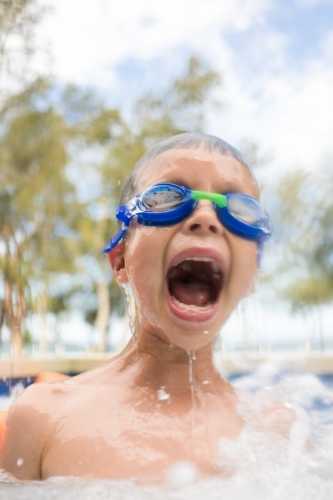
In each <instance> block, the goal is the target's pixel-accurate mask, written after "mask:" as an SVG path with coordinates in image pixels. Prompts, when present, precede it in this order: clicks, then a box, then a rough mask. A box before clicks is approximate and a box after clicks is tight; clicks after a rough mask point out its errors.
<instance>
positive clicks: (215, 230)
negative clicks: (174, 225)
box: [184, 200, 224, 234]
mask: <svg viewBox="0 0 333 500" xmlns="http://www.w3.org/2000/svg"><path fill="white" fill-rule="evenodd" d="M184 229H185V230H188V231H191V232H197V233H200V232H202V233H206V234H223V231H224V228H223V226H222V223H221V222H220V220H219V219H218V217H217V214H216V212H215V210H214V208H213V205H212V202H211V201H208V200H201V201H199V203H198V206H197V207H196V208H195V209H194V210H193V212H192V213H191V215H190V216H189V217H188V218H187V219H186V221H185V227H184Z"/></svg>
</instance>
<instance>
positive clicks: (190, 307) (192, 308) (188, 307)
mask: <svg viewBox="0 0 333 500" xmlns="http://www.w3.org/2000/svg"><path fill="white" fill-rule="evenodd" d="M171 299H172V301H173V302H174V303H175V304H176V306H178V307H179V308H180V309H184V311H196V312H202V311H207V310H208V309H210V307H211V306H212V305H211V304H208V306H204V307H200V306H195V305H193V304H192V305H189V304H183V303H182V302H179V300H177V299H176V297H174V296H173V295H171Z"/></svg>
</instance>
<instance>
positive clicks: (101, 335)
mask: <svg viewBox="0 0 333 500" xmlns="http://www.w3.org/2000/svg"><path fill="white" fill-rule="evenodd" d="M97 300H98V309H97V316H96V320H95V324H94V327H95V329H96V331H97V333H98V345H97V349H98V350H99V351H101V352H106V347H107V346H106V344H107V342H106V341H107V329H108V324H109V317H110V297H109V289H108V286H107V283H106V281H105V280H104V279H103V278H101V279H100V280H99V282H98V283H97Z"/></svg>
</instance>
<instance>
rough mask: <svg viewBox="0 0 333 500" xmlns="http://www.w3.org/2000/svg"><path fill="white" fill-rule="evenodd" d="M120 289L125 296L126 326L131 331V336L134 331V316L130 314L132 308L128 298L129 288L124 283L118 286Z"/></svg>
mask: <svg viewBox="0 0 333 500" xmlns="http://www.w3.org/2000/svg"><path fill="white" fill-rule="evenodd" d="M120 286H121V288H122V289H123V290H124V293H125V296H126V307H127V316H128V324H129V327H130V330H131V334H132V335H133V333H134V329H135V319H134V314H133V313H132V307H131V298H130V293H131V292H130V286H129V285H127V286H126V284H125V283H123V284H122V285H120Z"/></svg>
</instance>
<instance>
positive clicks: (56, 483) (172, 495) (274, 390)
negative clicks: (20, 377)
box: [0, 363, 333, 500]
mask: <svg viewBox="0 0 333 500" xmlns="http://www.w3.org/2000/svg"><path fill="white" fill-rule="evenodd" d="M231 379H232V382H233V384H234V385H235V386H236V387H238V388H239V389H240V390H242V391H244V392H246V394H247V396H245V400H246V398H251V397H252V395H253V394H255V395H256V401H257V402H258V401H260V402H265V401H268V400H271V399H279V400H283V401H285V402H287V403H288V404H291V405H292V406H293V407H294V409H295V410H296V412H297V414H298V421H297V424H295V425H294V426H293V429H292V432H291V438H290V440H286V439H284V438H282V437H281V436H279V437H276V436H273V435H269V434H267V433H266V434H265V433H262V432H259V431H257V430H256V431H254V430H253V429H252V430H251V429H249V428H247V429H245V430H244V432H242V434H241V435H240V436H239V438H238V439H237V440H236V441H228V440H226V439H224V440H221V442H220V447H221V449H223V460H226V459H227V460H228V462H229V463H230V464H232V465H233V466H234V468H235V470H236V472H235V473H234V475H233V476H232V477H230V478H219V477H214V478H200V477H199V476H198V474H197V471H196V470H195V468H194V466H193V465H192V464H190V463H178V464H175V466H174V467H173V468H172V470H170V474H169V481H168V484H166V485H164V486H158V485H150V486H147V485H140V484H137V483H136V482H135V481H114V480H98V481H96V480H92V481H88V480H82V479H78V478H51V479H48V480H47V481H43V482H30V483H20V482H16V481H14V480H13V479H12V478H10V477H8V476H7V475H6V474H2V475H0V479H1V483H0V497H1V498H5V499H6V500H7V499H8V500H14V499H15V500H21V499H22V500H28V499H33V500H41V499H45V498H48V499H51V500H52V499H58V498H61V499H62V500H67V499H68V500H76V499H77V498H78V497H80V500H88V499H89V500H92V499H95V498H96V499H97V498H98V500H116V499H117V500H118V499H119V500H120V499H121V500H123V499H124V500H126V499H131V500H133V499H135V500H141V499H142V500H157V499H158V500H160V499H170V500H188V499H200V500H202V498H205V500H215V499H216V500H217V499H218V500H231V499H232V500H238V499H239V500H240V499H242V500H244V498H246V499H247V500H252V499H253V500H285V499H286V498H292V499H293V500H310V499H311V500H314V499H315V500H331V499H332V497H333V493H332V492H333V374H332V375H323V376H319V377H318V376H315V375H312V374H309V373H295V372H291V371H286V370H283V369H281V367H279V366H278V365H276V364H274V363H265V364H263V365H261V366H259V367H258V368H257V369H256V370H255V371H254V372H252V373H249V374H246V375H234V376H232V377H231ZM14 390H15V386H14ZM16 390H17V392H19V390H20V387H16ZM9 402H10V399H9V398H6V397H3V398H0V404H2V406H6V405H8V403H9ZM226 457H227V458H226Z"/></svg>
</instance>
